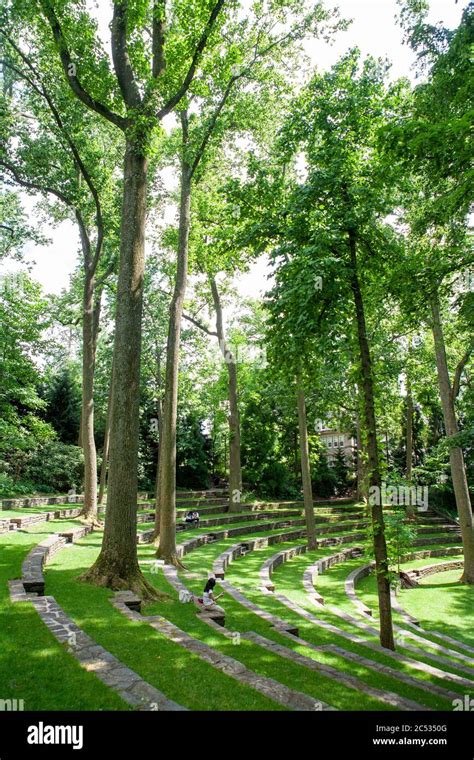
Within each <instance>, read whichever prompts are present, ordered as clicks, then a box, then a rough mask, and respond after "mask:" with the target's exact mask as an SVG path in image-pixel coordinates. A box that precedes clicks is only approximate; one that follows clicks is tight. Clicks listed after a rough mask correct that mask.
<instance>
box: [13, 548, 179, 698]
mask: <svg viewBox="0 0 474 760" xmlns="http://www.w3.org/2000/svg"><path fill="white" fill-rule="evenodd" d="M62 546H64V543H62V544H61V546H57V548H56V551H57V550H58V548H61V547H62ZM49 556H51V555H49ZM9 587H10V597H11V600H12V602H31V604H33V606H34V608H35V610H36V612H37V613H38V615H39V616H40V618H41V620H42V621H43V623H44V624H45V625H46V626H47V628H49V630H50V631H51V633H52V634H53V636H54V637H55V638H56V639H57V641H59V642H60V643H61V644H67V645H68V651H69V652H70V653H71V654H72V655H73V656H74V657H75V659H76V660H77V661H78V662H79V663H80V665H82V667H83V668H85V670H88V671H90V672H92V673H94V674H95V675H96V676H97V678H99V680H100V681H102V683H104V684H105V685H106V686H109V687H110V688H111V689H113V690H114V691H115V692H116V693H117V694H118V695H119V696H120V697H121V698H122V699H123V700H124V701H125V702H127V704H129V705H131V706H132V707H134V708H135V709H139V710H148V711H171V710H173V711H174V710H185V709H186V708H185V707H182V706H181V705H178V704H177V703H176V702H173V701H171V700H169V699H167V698H166V697H165V695H164V694H163V693H162V692H161V691H159V690H158V689H156V688H155V687H154V686H151V684H149V683H147V681H144V680H143V678H141V677H140V676H139V675H138V674H137V673H135V671H133V670H131V669H130V668H128V667H126V666H125V665H124V664H123V663H122V662H120V660H118V659H117V658H116V657H114V655H113V654H111V653H110V652H108V651H107V650H106V649H104V647H102V646H100V645H99V644H97V643H96V642H95V641H94V639H92V638H91V637H90V636H88V635H87V633H85V632H84V631H83V630H82V628H80V627H79V626H78V625H76V623H75V622H74V621H73V620H72V619H71V618H70V617H68V615H67V614H66V613H65V612H64V610H63V609H62V607H60V605H59V604H58V603H57V601H56V600H55V598H54V597H53V596H37V595H36V594H32V593H25V590H24V587H23V583H22V582H21V581H9Z"/></svg>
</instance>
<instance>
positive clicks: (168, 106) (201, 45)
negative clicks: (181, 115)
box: [158, 0, 225, 119]
mask: <svg viewBox="0 0 474 760" xmlns="http://www.w3.org/2000/svg"><path fill="white" fill-rule="evenodd" d="M224 3H225V0H217V2H216V4H215V6H214V8H213V9H212V13H211V15H210V17H209V20H208V22H207V24H206V26H205V29H204V31H203V33H202V35H201V38H200V40H199V42H198V44H197V46H196V50H195V51H194V55H193V58H192V61H191V65H190V67H189V69H188V72H187V74H186V76H185V77H184V80H183V83H182V85H181V87H180V88H179V89H178V91H177V92H176V93H175V94H174V95H173V97H171V98H170V99H169V100H168V102H167V103H165V105H164V106H163V108H161V110H160V111H159V112H158V119H163V118H164V117H165V116H166V115H167V114H169V113H170V111H172V110H173V108H174V107H175V106H176V105H178V103H179V101H180V100H181V98H182V97H183V96H184V95H185V94H186V92H187V90H188V88H189V85H190V84H191V82H192V81H193V78H194V74H195V73H196V68H197V64H198V61H199V59H200V57H201V55H202V53H203V51H204V49H205V47H206V45H207V41H208V39H209V35H210V34H211V32H212V30H213V28H214V25H215V23H216V19H217V17H218V15H219V13H220V11H221V9H222V7H223V5H224Z"/></svg>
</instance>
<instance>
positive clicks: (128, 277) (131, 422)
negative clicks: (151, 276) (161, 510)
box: [83, 141, 157, 597]
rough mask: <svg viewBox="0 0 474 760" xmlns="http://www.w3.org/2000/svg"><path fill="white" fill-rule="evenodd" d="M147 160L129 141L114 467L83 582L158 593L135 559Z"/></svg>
mask: <svg viewBox="0 0 474 760" xmlns="http://www.w3.org/2000/svg"><path fill="white" fill-rule="evenodd" d="M146 191H147V160H146V158H145V156H144V155H143V153H142V152H141V150H140V148H139V147H138V146H137V145H136V144H134V143H132V142H131V141H127V146H126V151H125V162H124V194H123V206H122V220H121V231H120V266H119V276H118V286H117V309H116V317H115V341H114V357H113V375H112V403H111V414H110V466H109V487H108V498H107V512H106V515H105V529H104V538H103V542H102V548H101V551H100V554H99V556H98V558H97V560H96V562H95V563H94V565H93V566H92V567H91V568H90V569H89V570H88V571H87V572H86V573H85V574H84V575H83V580H87V581H91V582H93V583H96V584H97V585H100V586H108V587H109V588H113V589H120V588H128V589H132V590H133V591H135V592H136V593H142V594H144V595H146V596H154V597H156V596H157V592H156V590H155V589H154V588H153V586H151V585H150V584H149V583H148V582H147V581H146V580H145V578H144V577H143V575H142V573H141V571H140V568H139V565H138V557H137V464H138V423H139V418H138V414H139V394H140V384H139V381H140V351H141V319H142V302H143V272H144V232H145V215H146Z"/></svg>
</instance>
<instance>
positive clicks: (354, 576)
mask: <svg viewBox="0 0 474 760" xmlns="http://www.w3.org/2000/svg"><path fill="white" fill-rule="evenodd" d="M374 566H375V563H374V562H372V563H370V564H367V565H362V566H361V567H358V568H356V569H355V570H353V571H352V572H351V573H349V575H348V576H347V578H346V581H345V584H344V588H345V592H346V595H347V596H348V597H349V599H350V600H351V602H352V603H353V604H354V606H355V607H356V608H357V609H358V611H359V612H360V613H361V614H362V615H364V617H371V616H372V610H371V609H369V607H367V605H365V604H363V602H361V601H360V600H359V599H358V597H357V594H356V591H355V586H356V583H357V581H359V580H360V579H361V578H365V577H367V575H369V574H370V572H371V571H372V570H373V568H374ZM393 628H394V631H397V632H398V633H399V634H400V635H401V636H403V637H405V638H410V639H412V640H414V641H417V642H418V643H419V644H422V645H423V646H429V647H431V648H432V649H434V650H435V651H438V652H440V653H444V654H447V655H448V656H449V657H454V658H456V659H458V660H462V661H463V662H466V663H468V664H469V665H474V660H473V658H472V656H468V655H465V654H462V652H457V651H456V650H454V649H450V648H449V647H445V646H442V645H440V644H437V643H436V642H433V641H431V640H430V639H427V638H426V637H423V636H419V635H418V634H416V633H414V632H413V631H409V630H406V629H404V628H400V627H399V626H397V625H394V626H393ZM423 632H424V633H426V634H429V635H430V636H434V637H435V638H439V639H440V640H442V641H443V640H444V641H447V643H450V644H452V645H453V646H454V645H455V646H457V647H459V648H460V649H465V648H466V647H467V645H463V643H462V642H458V641H457V640H456V639H454V638H451V637H446V636H445V635H444V634H441V633H437V632H436V631H423ZM467 651H469V652H470V653H472V648H471V647H467ZM453 666H455V665H454V663H453ZM455 667H457V666H455ZM472 673H473V676H474V669H473V670H472Z"/></svg>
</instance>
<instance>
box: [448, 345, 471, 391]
mask: <svg viewBox="0 0 474 760" xmlns="http://www.w3.org/2000/svg"><path fill="white" fill-rule="evenodd" d="M473 350H474V343H471V345H470V346H469V348H468V349H467V351H466V353H465V354H464V356H463V357H462V359H461V360H460V361H459V363H458V365H457V367H456V369H455V371H454V378H453V385H452V388H451V398H452V401H453V403H454V402H455V401H456V399H457V397H458V395H459V391H460V388H461V377H462V373H463V372H464V368H465V366H466V364H467V363H468V361H469V357H470V356H471V354H472V352H473Z"/></svg>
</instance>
